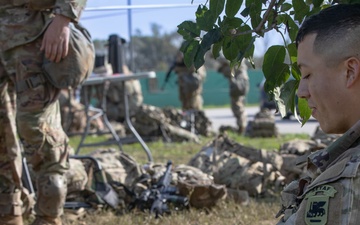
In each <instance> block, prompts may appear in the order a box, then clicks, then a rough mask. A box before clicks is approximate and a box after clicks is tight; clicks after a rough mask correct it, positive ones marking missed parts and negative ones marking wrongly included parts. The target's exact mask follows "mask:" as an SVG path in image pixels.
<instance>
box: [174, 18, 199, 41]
mask: <svg viewBox="0 0 360 225" xmlns="http://www.w3.org/2000/svg"><path fill="white" fill-rule="evenodd" d="M177 27H178V30H177V32H178V33H179V34H180V35H181V36H183V38H184V39H185V40H191V39H193V38H196V37H199V36H200V29H199V27H198V26H197V24H196V23H194V22H193V21H184V22H182V23H181V24H179V25H178V26H177Z"/></svg>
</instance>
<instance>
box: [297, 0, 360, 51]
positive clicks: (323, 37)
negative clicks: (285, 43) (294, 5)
mask: <svg viewBox="0 0 360 225" xmlns="http://www.w3.org/2000/svg"><path fill="white" fill-rule="evenodd" d="M310 34H316V39H315V42H314V51H315V53H318V54H323V55H325V54H326V53H330V54H332V55H334V54H335V55H336V54H340V55H339V57H345V54H346V51H348V50H351V51H350V52H349V53H347V54H357V56H358V57H359V55H358V53H359V52H360V49H359V48H360V4H338V5H333V6H330V7H328V8H326V9H323V10H321V11H320V12H319V13H317V14H314V15H312V16H310V17H308V18H306V19H305V21H304V22H303V24H302V25H301V27H300V29H299V31H298V34H297V37H296V46H297V47H298V45H299V43H300V42H301V41H303V39H304V38H305V36H307V35H310ZM334 49H335V50H334ZM336 49H337V50H336ZM349 56H350V55H349Z"/></svg>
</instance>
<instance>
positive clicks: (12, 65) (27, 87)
mask: <svg viewBox="0 0 360 225" xmlns="http://www.w3.org/2000/svg"><path fill="white" fill-rule="evenodd" d="M85 2H86V1H85V0H82V1H80V0H79V1H75V0H74V1H63V0H49V1H45V0H44V1H35V0H0V14H1V23H0V49H1V62H0V93H1V99H0V124H1V126H0V155H1V159H0V168H1V169H0V196H1V197H0V224H17V225H21V224H23V221H22V212H21V204H22V202H21V198H20V195H21V193H22V184H21V180H20V178H21V173H22V171H21V150H20V146H19V145H20V143H19V142H18V140H17V135H18V136H19V137H20V140H21V143H22V146H23V147H24V151H25V155H26V157H27V158H28V162H30V163H31V164H32V166H33V169H34V171H35V172H36V175H37V176H36V177H37V181H36V189H37V202H36V205H35V212H36V219H35V221H34V222H33V224H61V219H60V216H61V214H62V213H63V204H64V201H65V197H66V191H67V189H66V178H65V175H64V174H65V173H66V171H67V170H68V167H69V165H68V156H69V152H70V149H71V148H70V147H69V146H68V138H67V136H66V135H65V133H64V131H63V129H62V127H61V121H60V111H59V104H58V101H57V98H58V95H59V92H60V90H59V89H57V88H55V87H54V86H52V85H51V84H50V83H49V82H48V80H47V79H46V78H45V75H44V72H43V70H42V64H43V60H44V58H45V57H46V58H47V59H48V60H50V61H52V62H56V63H57V62H59V61H60V60H61V59H63V58H65V57H66V56H67V54H68V46H69V45H68V43H69V36H70V35H69V34H70V28H69V23H70V22H77V21H78V20H79V16H80V12H81V10H82V9H83V8H84V7H85ZM11 87H15V90H16V93H14V92H12V91H10V88H11ZM15 95H16V96H17V97H16V106H12V105H11V101H10V100H11V99H12V98H14V96H15ZM15 108H16V113H15ZM15 117H16V118H15Z"/></svg>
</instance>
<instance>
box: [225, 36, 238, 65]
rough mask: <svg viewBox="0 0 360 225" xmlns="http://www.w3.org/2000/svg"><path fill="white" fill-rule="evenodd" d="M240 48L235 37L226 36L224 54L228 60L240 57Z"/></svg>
mask: <svg viewBox="0 0 360 225" xmlns="http://www.w3.org/2000/svg"><path fill="white" fill-rule="evenodd" d="M238 51H239V50H238V48H237V45H236V42H235V40H234V38H233V37H230V36H226V37H224V42H223V53H224V56H225V58H226V59H228V60H230V61H231V60H234V59H235V58H236V56H237V55H238Z"/></svg>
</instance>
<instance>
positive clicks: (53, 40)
mask: <svg viewBox="0 0 360 225" xmlns="http://www.w3.org/2000/svg"><path fill="white" fill-rule="evenodd" d="M69 23H70V19H69V18H67V17H65V16H62V15H56V16H55V18H54V19H53V21H52V22H51V23H50V24H49V27H48V28H47V29H46V31H45V33H44V37H43V40H42V44H41V47H40V50H41V51H45V57H46V58H47V59H48V60H50V61H52V62H60V60H61V59H62V58H64V57H66V56H67V54H68V50H69V38H70V28H69Z"/></svg>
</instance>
